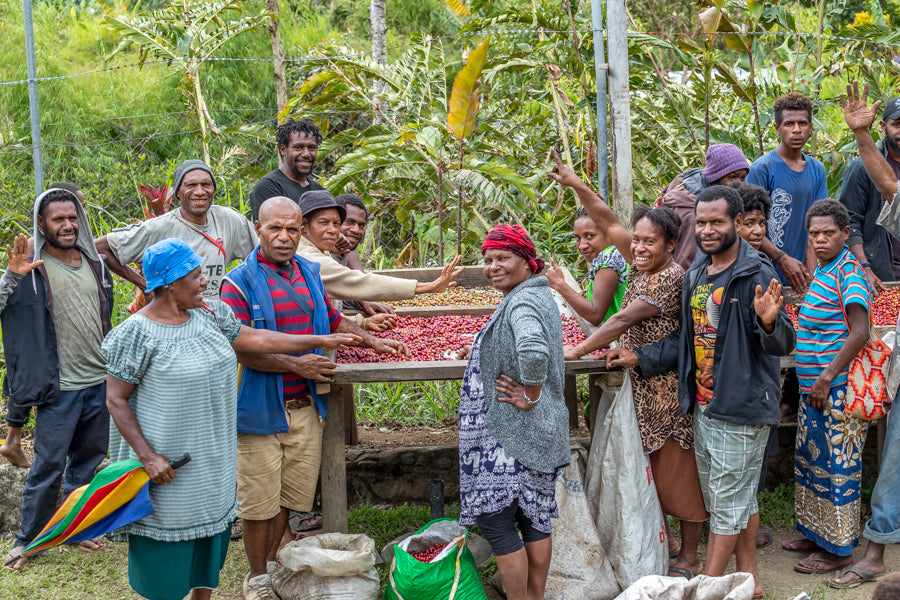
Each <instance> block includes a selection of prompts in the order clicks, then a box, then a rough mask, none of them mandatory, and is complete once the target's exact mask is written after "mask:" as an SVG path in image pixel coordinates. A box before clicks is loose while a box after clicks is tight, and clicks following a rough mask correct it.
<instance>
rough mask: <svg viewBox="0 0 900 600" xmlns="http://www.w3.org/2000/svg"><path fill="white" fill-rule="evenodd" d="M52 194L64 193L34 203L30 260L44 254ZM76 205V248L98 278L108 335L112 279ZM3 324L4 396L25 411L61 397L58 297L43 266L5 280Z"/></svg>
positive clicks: (8, 274)
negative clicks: (42, 212) (41, 216)
mask: <svg viewBox="0 0 900 600" xmlns="http://www.w3.org/2000/svg"><path fill="white" fill-rule="evenodd" d="M51 191H52V192H60V191H64V190H56V189H54V190H47V191H46V192H44V193H42V194H41V195H40V196H38V197H37V199H36V200H35V202H34V209H33V219H34V250H32V251H31V252H29V253H28V260H29V262H33V261H34V259H35V256H38V257H39V256H40V255H41V250H42V249H43V247H44V244H45V243H46V238H45V237H44V232H43V230H42V229H41V228H40V227H38V219H37V218H38V207H39V206H40V204H41V200H42V199H43V198H44V196H46V195H47V194H48V193H50V192H51ZM64 193H69V192H64ZM72 197H73V198H75V196H74V195H73V196H72ZM74 205H75V210H76V211H77V213H78V236H77V239H76V241H75V246H76V247H77V248H78V249H79V250H80V251H81V253H82V255H83V256H84V258H85V260H87V263H88V265H89V266H90V268H91V271H92V272H93V273H94V277H95V278H96V280H97V296H98V298H99V301H100V320H101V325H102V328H103V335H104V336H105V335H106V334H107V333H109V330H110V329H111V328H112V326H111V316H112V308H113V286H112V276H111V274H110V273H109V270H108V269H107V268H106V265H104V264H103V261H102V260H101V258H100V255H99V254H98V253H97V248H96V246H94V240H93V237H92V235H91V225H90V222H89V221H88V218H87V214H86V213H85V212H84V207H83V206H81V203H80V202H78V200H77V198H76V199H75V202H74ZM0 326H2V328H3V349H4V353H5V356H6V377H5V378H4V379H3V393H4V394H5V395H7V396H9V399H10V402H11V403H15V404H16V405H18V406H21V407H28V406H35V405H37V406H40V405H42V404H52V403H54V402H55V401H56V398H57V396H58V394H59V358H58V356H57V343H56V329H55V327H54V325H53V293H52V290H51V289H50V284H49V279H48V277H47V270H46V269H45V268H44V266H43V265H41V266H39V267H37V268H36V269H34V270H33V271H31V273H29V274H27V275H24V276H23V275H19V274H17V273H13V272H12V271H10V270H9V269H7V270H6V271H5V272H4V273H3V276H2V277H0Z"/></svg>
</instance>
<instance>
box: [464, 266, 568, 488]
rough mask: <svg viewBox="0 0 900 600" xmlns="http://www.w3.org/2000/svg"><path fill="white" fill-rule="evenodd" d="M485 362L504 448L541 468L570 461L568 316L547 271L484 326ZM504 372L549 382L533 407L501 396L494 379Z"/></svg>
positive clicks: (493, 424)
mask: <svg viewBox="0 0 900 600" xmlns="http://www.w3.org/2000/svg"><path fill="white" fill-rule="evenodd" d="M479 366H480V367H481V377H482V381H483V383H484V404H485V406H486V407H487V413H486V415H485V424H486V425H487V428H488V430H489V431H490V432H491V434H492V435H493V436H494V437H495V438H496V439H497V441H498V442H500V445H501V446H503V449H504V450H506V452H507V453H509V454H510V455H511V456H513V457H514V458H515V459H516V460H518V461H519V462H520V463H522V464H523V465H525V466H526V467H528V468H529V469H533V470H535V471H539V472H541V473H551V472H553V470H554V469H555V468H556V467H559V466H562V465H566V464H568V463H569V415H568V411H567V410H566V403H565V399H564V398H563V379H564V376H565V363H564V360H563V343H562V322H561V319H560V317H559V309H558V308H557V306H556V303H555V302H554V301H553V297H552V296H551V295H550V288H549V287H547V278H546V277H544V276H537V277H532V278H531V279H527V280H525V281H523V282H522V283H520V284H519V285H517V286H516V287H515V288H514V289H513V290H512V291H511V292H509V294H507V295H506V297H504V298H503V301H502V302H501V303H500V306H498V307H497V310H496V311H495V312H494V314H493V316H492V317H491V319H490V321H488V323H487V325H485V326H484V335H483V336H482V338H481V349H480V360H479ZM500 375H508V376H509V377H511V378H512V379H515V380H516V381H518V382H519V383H521V384H523V385H543V388H542V389H541V400H540V402H538V404H537V405H536V406H535V407H534V408H533V409H531V410H521V409H519V408H516V407H515V406H513V405H512V404H509V403H508V402H499V401H498V400H497V391H496V390H495V389H494V381H495V380H496V379H497V378H498V377H499V376H500Z"/></svg>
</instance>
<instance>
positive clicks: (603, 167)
mask: <svg viewBox="0 0 900 600" xmlns="http://www.w3.org/2000/svg"><path fill="white" fill-rule="evenodd" d="M591 23H592V28H593V30H594V81H596V85H597V190H598V191H599V192H600V195H601V196H603V198H604V199H605V200H607V201H609V140H608V137H609V136H608V133H607V129H606V69H607V65H606V52H605V50H604V44H605V42H604V40H603V0H591Z"/></svg>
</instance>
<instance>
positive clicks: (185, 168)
mask: <svg viewBox="0 0 900 600" xmlns="http://www.w3.org/2000/svg"><path fill="white" fill-rule="evenodd" d="M197 170H200V171H206V172H207V173H209V176H210V177H212V182H213V187H214V188H215V187H218V186H217V185H216V176H215V175H213V172H212V169H210V168H209V165H207V164H206V163H205V162H203V161H202V160H199V159H196V158H192V159H190V160H186V161H184V162H183V163H181V164H180V165H178V167H177V168H176V169H175V184H174V185H173V186H172V193H173V194H175V195H177V194H178V188H180V187H181V180H182V179H184V176H185V175H187V174H188V173H190V172H191V171H197Z"/></svg>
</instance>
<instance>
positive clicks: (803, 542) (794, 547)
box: [781, 537, 819, 552]
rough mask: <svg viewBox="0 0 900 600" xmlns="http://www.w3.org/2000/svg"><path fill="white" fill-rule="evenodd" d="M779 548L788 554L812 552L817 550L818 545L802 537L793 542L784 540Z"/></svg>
mask: <svg viewBox="0 0 900 600" xmlns="http://www.w3.org/2000/svg"><path fill="white" fill-rule="evenodd" d="M781 548H782V549H784V550H787V551H788V552H812V551H813V550H817V549H818V548H819V545H818V544H816V543H815V542H813V541H811V540H808V539H806V538H803V537H802V538H797V539H795V540H784V541H783V542H781Z"/></svg>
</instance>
